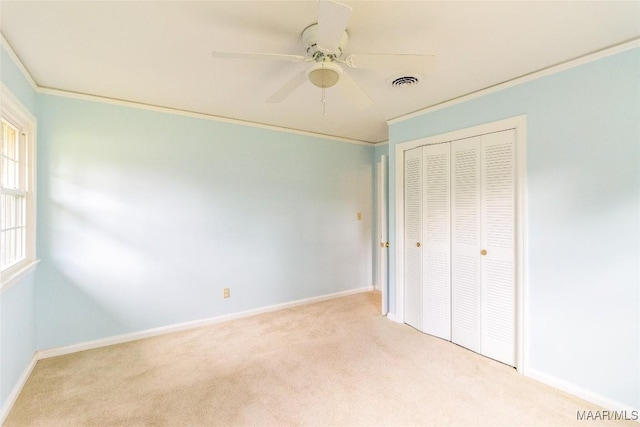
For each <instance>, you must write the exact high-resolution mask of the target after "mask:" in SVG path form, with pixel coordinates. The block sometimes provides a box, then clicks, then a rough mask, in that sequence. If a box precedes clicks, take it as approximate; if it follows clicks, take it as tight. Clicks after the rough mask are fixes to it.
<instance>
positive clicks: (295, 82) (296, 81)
mask: <svg viewBox="0 0 640 427" xmlns="http://www.w3.org/2000/svg"><path fill="white" fill-rule="evenodd" d="M306 81H307V75H306V71H304V70H303V71H300V72H299V73H298V74H296V75H295V76H293V78H292V79H291V80H289V81H288V82H287V83H285V85H284V86H282V87H281V88H280V89H278V90H277V91H276V93H274V94H273V95H271V96H270V97H269V98H268V99H267V102H268V103H270V104H277V103H279V102H282V101H284V100H285V99H286V98H287V97H288V96H289V95H291V94H292V93H293V91H295V90H296V89H298V88H299V87H300V85H302V84H303V83H304V82H306Z"/></svg>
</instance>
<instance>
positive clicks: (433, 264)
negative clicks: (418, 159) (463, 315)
mask: <svg viewBox="0 0 640 427" xmlns="http://www.w3.org/2000/svg"><path fill="white" fill-rule="evenodd" d="M449 147H450V144H448V143H447V144H436V145H427V146H425V147H423V157H422V161H423V175H424V188H423V197H422V202H423V206H422V210H423V217H422V220H423V230H422V233H423V236H422V240H423V254H422V256H423V269H422V271H423V304H422V306H423V313H424V317H423V325H422V326H423V328H422V331H423V332H426V333H428V334H431V335H435V336H437V337H440V338H444V339H446V340H450V339H451V277H450V276H451V264H450V259H451V241H450V235H451V230H450V221H451V212H450V188H449V187H450V185H449V183H450V173H449V171H450V159H449Z"/></svg>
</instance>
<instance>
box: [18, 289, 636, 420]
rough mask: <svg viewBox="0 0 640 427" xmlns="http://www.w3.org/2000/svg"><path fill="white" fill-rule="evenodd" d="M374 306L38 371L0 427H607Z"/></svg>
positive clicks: (369, 301) (47, 363) (258, 322)
mask: <svg viewBox="0 0 640 427" xmlns="http://www.w3.org/2000/svg"><path fill="white" fill-rule="evenodd" d="M379 301H380V294H379V293H376V292H368V293H364V294H358V295H353V296H349V297H344V298H339V299H334V300H330V301H325V302H320V303H316V304H311V305H306V306H301V307H296V308H292V309H286V310H282V311H278V312H273V313H267V314H262V315H258V316H254V317H250V318H245V319H240V320H234V321H230V322H226V323H221V324H217V325H212V326H208V327H202V328H198V329H192V330H189V331H184V332H178V333H173V334H168V335H164V336H159V337H154V338H148V339H144V340H139V341H135V342H130V343H126V344H120V345H114V346H110V347H105V348H101V349H96V350H90V351H85V352H81V353H76V354H71V355H67V356H61V357H56V358H51V359H46V360H42V361H40V362H38V364H37V366H36V367H35V369H34V371H33V373H32V375H31V377H30V378H29V380H28V382H27V384H26V385H25V387H24V389H23V391H22V394H21V395H20V396H19V398H18V400H17V401H16V403H15V405H14V407H13V410H12V412H11V413H10V414H9V417H8V418H7V421H6V423H5V425H6V426H29V425H37V426H112V425H120V426H136V425H171V426H187V425H189V426H216V425H218V426H234V425H252V426H293V425H318V426H394V425H468V426H480V425H487V426H515V425H548V426H560V425H580V426H584V425H589V424H596V425H602V424H603V422H602V421H597V422H595V423H593V422H588V421H577V419H576V413H577V411H579V410H580V411H582V410H593V411H595V410H598V409H600V408H598V407H596V406H594V405H592V404H589V403H587V402H585V401H582V400H580V399H577V398H574V397H572V396H569V395H567V394H565V393H562V392H560V391H558V390H555V389H553V388H550V387H547V386H545V385H543V384H540V383H538V382H536V381H533V380H530V379H527V378H524V377H522V376H520V375H519V374H518V373H516V371H515V370H514V369H513V368H510V367H508V366H505V365H503V364H500V363H498V362H495V361H493V360H490V359H487V358H484V357H482V356H479V355H477V354H475V353H473V352H471V351H468V350H465V349H463V348H461V347H458V346H456V345H454V344H451V343H449V342H446V341H443V340H440V339H437V338H433V337H430V336H428V335H424V334H422V333H419V332H417V331H416V330H414V329H412V328H410V327H408V326H405V325H400V324H397V323H394V322H392V321H389V320H387V319H385V318H384V317H382V316H380V314H379ZM605 424H607V423H605ZM614 424H615V425H617V426H619V425H623V424H624V423H621V422H619V421H618V422H615V423H614ZM629 425H634V426H636V427H637V423H633V422H630V423H629Z"/></svg>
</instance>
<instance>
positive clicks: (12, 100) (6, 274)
mask: <svg viewBox="0 0 640 427" xmlns="http://www.w3.org/2000/svg"><path fill="white" fill-rule="evenodd" d="M0 113H1V115H2V118H3V119H4V120H6V121H7V122H9V123H11V124H12V125H13V126H15V127H16V128H18V130H19V131H20V133H21V136H22V137H23V138H25V139H24V146H25V148H26V159H25V160H26V168H27V171H26V181H27V183H26V190H27V193H26V217H27V218H26V240H25V244H26V257H25V259H23V260H22V261H20V262H18V263H16V264H13V265H11V266H9V267H7V268H6V269H4V270H2V271H0V291H1V292H4V291H6V290H7V289H9V288H10V287H11V286H13V285H14V284H15V283H17V282H18V280H19V279H20V278H22V277H23V276H24V275H26V274H27V273H29V272H30V271H32V270H33V269H34V268H35V265H36V264H37V263H38V260H37V259H36V130H37V126H36V118H35V117H34V116H33V115H32V114H31V113H29V111H28V110H27V109H26V108H25V107H24V106H23V105H22V103H21V102H20V101H19V100H18V99H17V98H16V97H15V96H14V95H13V94H12V93H11V91H10V90H9V89H8V88H7V87H6V86H5V85H4V84H2V86H1V87H0ZM1 191H2V187H1V186H0V192H1Z"/></svg>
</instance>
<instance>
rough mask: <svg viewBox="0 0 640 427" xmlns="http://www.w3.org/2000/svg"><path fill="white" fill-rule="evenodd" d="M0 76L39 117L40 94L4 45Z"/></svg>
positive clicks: (15, 94) (0, 56)
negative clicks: (38, 103) (38, 98)
mask: <svg viewBox="0 0 640 427" xmlns="http://www.w3.org/2000/svg"><path fill="white" fill-rule="evenodd" d="M0 76H1V79H2V83H4V84H5V85H6V86H7V87H8V88H9V90H10V91H11V93H12V94H13V95H14V96H15V97H16V98H18V99H19V100H20V102H21V103H22V104H23V105H24V107H25V108H26V109H27V110H29V111H30V112H31V114H33V115H34V116H35V115H37V97H38V94H37V93H36V92H35V91H34V90H33V87H31V85H30V84H29V82H28V81H27V79H26V78H25V77H24V74H23V73H22V71H21V70H20V68H18V66H17V65H16V64H15V63H14V62H13V59H12V58H11V56H10V55H9V53H8V52H7V50H6V49H5V47H4V45H0Z"/></svg>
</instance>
